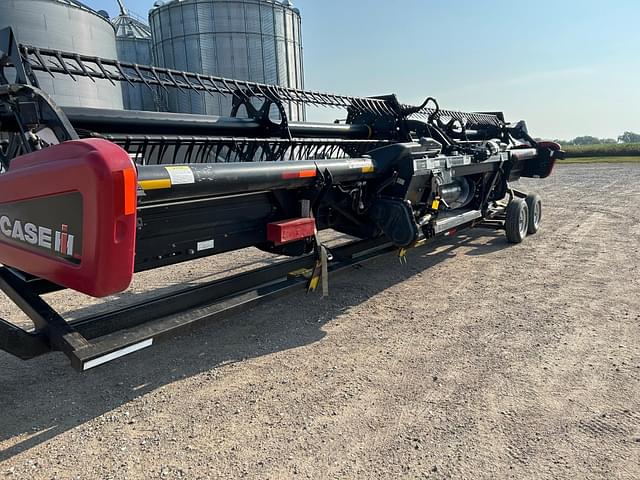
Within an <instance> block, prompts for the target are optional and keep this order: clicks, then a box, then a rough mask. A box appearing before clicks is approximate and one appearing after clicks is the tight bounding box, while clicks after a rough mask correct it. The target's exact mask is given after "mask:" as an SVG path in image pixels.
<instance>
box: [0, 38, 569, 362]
mask: <svg viewBox="0 0 640 480" xmlns="http://www.w3.org/2000/svg"><path fill="white" fill-rule="evenodd" d="M39 75H51V76H59V75H64V76H69V77H71V78H74V79H75V78H79V77H88V78H90V79H91V80H93V81H94V82H96V85H98V83H99V82H111V83H115V82H128V83H130V84H134V85H135V84H138V85H140V86H141V87H142V88H149V89H152V90H154V92H155V93H156V95H157V97H158V98H160V99H162V96H163V94H164V93H165V92H166V91H167V90H168V89H178V90H180V91H181V92H183V93H184V94H185V95H210V96H214V97H225V98H227V99H229V100H230V104H231V111H230V112H229V116H227V117H213V116H204V115H193V114H179V113H164V112H138V111H115V110H101V109H93V108H77V107H75V108H70V107H69V108H65V107H60V106H58V105H56V104H55V102H54V101H53V100H52V99H51V97H49V96H48V94H47V93H46V92H43V91H42V90H40V88H39V82H38V76H39ZM293 104H296V105H302V106H305V107H326V108H336V109H339V110H341V111H342V113H341V114H340V115H341V116H342V118H344V119H345V120H342V121H340V122H336V123H333V124H327V123H313V122H307V121H305V122H292V121H289V120H288V117H287V112H288V108H289V106H290V105H293ZM561 156H562V152H561V150H560V148H559V146H558V145H557V144H554V143H551V142H536V141H534V139H533V138H531V137H530V136H529V134H528V133H527V128H526V125H525V124H524V122H519V123H516V124H510V123H507V122H506V121H505V119H504V117H503V115H502V114H500V113H463V112H456V111H448V110H444V109H441V108H440V106H439V105H438V103H437V102H436V101H435V100H434V99H432V98H428V99H427V100H426V101H425V102H424V103H423V104H422V105H419V106H415V107H414V106H409V105H403V104H401V103H399V102H398V100H397V98H396V97H395V96H393V95H388V96H380V97H374V98H369V97H367V98H364V97H353V96H344V95H335V94H328V93H321V92H311V91H300V90H295V89H290V88H284V87H279V86H272V85H264V84H259V83H254V82H246V81H239V80H231V79H225V78H219V77H213V76H207V75H202V74H196V73H190V72H179V71H174V70H168V69H163V68H158V67H152V66H144V65H132V64H127V63H123V62H118V61H116V60H111V59H104V58H96V57H87V56H83V55H78V54H75V53H70V52H59V51H53V50H48V49H44V48H37V47H35V46H28V45H20V44H18V43H16V41H15V39H14V36H13V34H12V32H11V31H10V30H4V31H2V32H0V163H1V169H2V173H1V174H0V262H2V264H3V265H4V266H3V267H2V268H0V289H2V291H4V293H6V294H7V296H8V297H9V298H11V300H12V301H14V302H15V303H16V304H17V305H18V306H19V307H20V308H21V309H22V310H23V311H24V312H25V313H26V314H27V315H28V316H29V318H30V319H31V320H32V321H33V323H34V325H35V329H34V330H33V331H25V330H23V329H21V328H19V327H17V326H15V325H13V324H11V323H9V322H6V321H4V320H0V348H1V349H3V350H5V351H7V352H9V353H12V354H13V355H16V356H18V357H20V358H23V359H28V358H32V357H35V356H37V355H40V354H43V353H46V352H48V351H51V350H61V351H63V352H64V353H65V354H66V355H67V356H68V357H69V358H70V359H71V362H72V364H73V365H74V367H76V368H78V369H80V370H86V369H89V368H92V367H95V366H98V365H100V364H103V363H106V362H108V361H110V360H112V359H114V358H117V357H120V356H122V355H126V354H128V353H131V352H133V351H136V350H139V349H141V348H145V347H147V346H150V345H151V344H152V343H153V342H154V341H156V340H158V339H160V338H162V337H165V336H170V335H172V334H174V333H175V332H177V331H178V330H180V329H183V328H186V327H189V326H192V325H194V324H196V323H199V322H201V321H204V320H210V319H212V318H219V317H220V316H223V315H226V314H229V313H231V312H236V311H238V310H240V309H242V308H246V307H247V306H249V305H252V304H254V303H255V302H257V301H260V300H263V299H265V298H267V297H275V296H278V295H282V294H283V293H285V292H288V291H291V290H294V289H299V288H312V289H313V288H315V287H316V286H319V285H320V284H321V283H322V284H324V287H325V289H326V279H327V276H328V275H329V274H330V273H331V272H336V271H339V270H342V269H345V268H346V267H348V266H349V265H352V264H354V263H357V262H362V261H365V260H367V259H369V258H374V257H376V256H379V255H381V254H383V253H387V252H392V251H396V252H398V251H399V252H400V255H401V256H404V255H405V253H406V251H407V250H408V249H410V248H414V247H417V246H421V245H424V244H427V243H429V242H431V241H433V240H434V239H437V238H439V237H442V236H445V235H453V234H454V233H455V232H457V231H460V230H462V229H464V228H468V227H476V226H483V227H491V228H498V229H504V230H505V231H506V235H507V238H508V240H509V241H510V242H513V243H517V242H520V241H522V240H523V239H524V237H525V236H526V235H527V234H528V233H534V232H535V231H536V230H537V229H538V225H539V222H540V218H541V203H540V199H539V197H537V196H535V195H526V194H524V193H522V192H519V191H517V190H515V189H513V188H511V187H510V186H509V182H512V181H515V180H517V179H518V178H520V177H536V178H545V177H547V176H548V175H549V174H550V173H551V170H552V168H553V166H554V163H555V161H556V160H557V159H558V158H561ZM323 229H333V230H336V231H338V232H342V233H345V234H348V235H351V236H353V237H355V238H356V240H354V241H352V242H350V243H348V244H346V245H343V246H340V247H337V248H327V247H326V246H325V245H323V244H322V243H321V241H320V240H319V237H318V235H317V232H318V231H320V230H323ZM246 247H256V248H259V249H261V250H264V251H266V252H271V253H277V254H281V255H286V256H289V257H292V259H291V260H288V261H282V262H280V263H276V264H274V265H272V266H269V267H267V268H263V269H259V270H255V271H250V272H247V273H242V274H239V275H236V276H233V277H229V278H225V279H222V280H216V281H214V282H210V283H205V284H201V285H198V286H196V287H191V288H187V289H183V290H179V291H176V292H174V293H170V294H166V295H164V296H159V297H156V298H154V299H152V300H146V301H144V302H142V303H139V304H137V305H133V306H128V307H126V308H122V309H118V310H114V311H111V312H108V313H104V314H100V315H97V316H92V317H87V318H82V319H76V320H73V321H66V320H65V319H64V318H62V317H61V316H60V315H59V314H58V313H57V312H55V310H54V309H53V308H52V307H51V306H50V305H49V304H47V303H46V301H45V300H44V299H43V297H42V295H44V294H46V293H48V292H52V291H55V290H59V289H63V288H70V289H73V290H77V291H79V292H82V293H85V294H88V295H92V296H96V297H103V296H108V295H111V294H114V293H117V292H120V291H123V290H125V289H126V288H127V287H128V285H129V283H130V281H131V278H132V276H133V274H134V273H135V272H140V271H143V270H149V269H153V268H157V267H161V266H166V265H172V264H177V263H180V262H185V261H189V260H193V259H196V258H202V257H206V256H210V255H215V254H218V253H223V252H228V251H232V250H238V249H241V248H246ZM300 271H302V272H306V273H307V275H302V276H300V275H293V274H292V272H300ZM321 280H322V282H321ZM247 293H252V294H251V295H247Z"/></svg>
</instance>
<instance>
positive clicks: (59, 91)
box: [0, 0, 123, 108]
mask: <svg viewBox="0 0 640 480" xmlns="http://www.w3.org/2000/svg"><path fill="white" fill-rule="evenodd" d="M5 27H12V28H13V30H14V32H15V34H16V36H17V39H18V42H20V43H24V44H30V45H35V46H38V47H45V48H52V49H57V50H66V51H72V52H77V53H81V54H85V55H95V56H100V57H107V58H116V57H117V51H116V38H115V30H114V28H113V26H112V25H111V23H110V22H109V20H108V18H105V17H104V16H103V15H100V14H99V13H97V12H96V11H94V10H92V9H90V8H89V7H87V6H85V5H84V4H82V3H80V2H78V1H76V0H2V1H0V29H2V28H5ZM37 76H38V79H39V81H40V86H41V88H42V89H43V90H44V91H46V92H47V93H49V94H51V95H53V98H54V100H55V101H56V102H57V103H58V104H60V105H65V106H85V107H101V108H122V106H123V103H122V91H121V88H120V85H112V84H110V83H109V82H96V83H94V82H92V81H91V80H90V79H88V78H81V79H78V81H77V82H75V81H73V80H72V79H70V78H68V77H62V76H60V77H56V78H51V77H50V76H49V75H47V74H43V73H39V74H38V75H37Z"/></svg>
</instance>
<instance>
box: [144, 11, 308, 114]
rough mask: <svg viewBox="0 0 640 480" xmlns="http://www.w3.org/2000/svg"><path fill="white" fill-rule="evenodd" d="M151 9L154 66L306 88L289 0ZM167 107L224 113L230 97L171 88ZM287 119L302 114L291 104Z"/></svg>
mask: <svg viewBox="0 0 640 480" xmlns="http://www.w3.org/2000/svg"><path fill="white" fill-rule="evenodd" d="M156 5H158V7H157V8H155V9H153V10H151V12H149V23H150V26H151V32H152V39H153V40H152V42H153V52H154V57H155V59H156V62H157V64H158V66H162V67H167V68H173V69H176V70H189V71H193V72H199V73H205V74H209V75H217V76H222V77H228V78H233V79H237V80H252V81H256V82H264V83H269V84H277V85H282V86H287V87H292V88H299V89H301V88H303V87H304V68H303V60H302V33H301V32H302V30H301V19H300V11H299V10H298V9H296V8H293V6H292V4H291V2H290V1H286V2H285V3H280V2H276V1H272V0H174V1H170V2H166V3H163V2H157V3H156ZM167 97H168V98H167V105H168V108H169V110H170V111H174V112H183V113H205V114H210V115H228V114H229V112H230V110H231V101H230V100H228V99H217V98H214V97H212V96H210V95H198V94H197V93H195V92H174V91H172V92H170V93H169V95H168V96H167ZM289 113H290V118H291V119H292V120H296V119H300V118H302V117H303V116H304V109H303V108H302V107H301V106H290V107H289Z"/></svg>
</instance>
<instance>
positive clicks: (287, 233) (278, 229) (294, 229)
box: [267, 218, 316, 245]
mask: <svg viewBox="0 0 640 480" xmlns="http://www.w3.org/2000/svg"><path fill="white" fill-rule="evenodd" d="M315 232H316V222H315V220H314V219H313V218H292V219H290V220H283V221H281V222H274V223H269V224H267V240H269V241H270V242H273V243H274V244H275V245H282V244H284V243H290V242H295V241H296V240H302V239H305V238H309V237H313V235H314V234H315Z"/></svg>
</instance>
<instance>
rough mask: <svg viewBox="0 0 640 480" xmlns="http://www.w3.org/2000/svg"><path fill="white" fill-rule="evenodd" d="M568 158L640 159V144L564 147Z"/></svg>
mask: <svg viewBox="0 0 640 480" xmlns="http://www.w3.org/2000/svg"><path fill="white" fill-rule="evenodd" d="M562 149H563V150H564V151H565V152H567V158H572V157H581V158H584V157H619V156H620V157H640V143H603V144H600V145H563V147H562Z"/></svg>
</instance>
